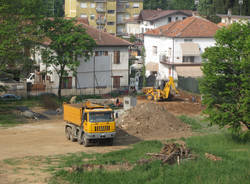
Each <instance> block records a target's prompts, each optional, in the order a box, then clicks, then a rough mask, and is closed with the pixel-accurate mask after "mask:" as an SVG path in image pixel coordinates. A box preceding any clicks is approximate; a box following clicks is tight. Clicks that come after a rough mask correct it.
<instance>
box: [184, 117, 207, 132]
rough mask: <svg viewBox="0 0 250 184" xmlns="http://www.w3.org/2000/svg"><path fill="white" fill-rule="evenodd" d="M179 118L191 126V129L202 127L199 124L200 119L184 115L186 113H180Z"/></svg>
mask: <svg viewBox="0 0 250 184" xmlns="http://www.w3.org/2000/svg"><path fill="white" fill-rule="evenodd" d="M179 119H180V120H181V121H182V122H184V123H186V124H188V125H190V126H191V128H192V130H199V129H202V126H201V124H200V121H198V120H197V119H195V118H192V117H188V116H186V115H181V116H179Z"/></svg>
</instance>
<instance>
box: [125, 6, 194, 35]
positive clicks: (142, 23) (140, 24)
mask: <svg viewBox="0 0 250 184" xmlns="http://www.w3.org/2000/svg"><path fill="white" fill-rule="evenodd" d="M192 13H193V12H192V10H161V9H158V10H142V11H141V12H140V14H139V16H138V17H135V18H131V19H129V20H128V21H127V23H126V33H128V34H143V33H145V32H147V31H148V30H150V29H155V28H158V27H160V26H163V25H166V24H169V23H171V22H175V21H178V20H184V19H185V18H187V17H190V16H192Z"/></svg>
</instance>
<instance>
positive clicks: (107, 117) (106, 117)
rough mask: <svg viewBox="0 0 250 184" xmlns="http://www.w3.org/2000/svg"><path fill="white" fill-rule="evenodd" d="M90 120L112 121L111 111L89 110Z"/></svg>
mask: <svg viewBox="0 0 250 184" xmlns="http://www.w3.org/2000/svg"><path fill="white" fill-rule="evenodd" d="M89 121H90V122H111V121H114V116H113V113H112V112H91V113H89Z"/></svg>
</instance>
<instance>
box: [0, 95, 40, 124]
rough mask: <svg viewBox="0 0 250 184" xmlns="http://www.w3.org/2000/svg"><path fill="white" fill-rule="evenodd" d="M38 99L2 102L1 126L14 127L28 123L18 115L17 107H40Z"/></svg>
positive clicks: (0, 103)
mask: <svg viewBox="0 0 250 184" xmlns="http://www.w3.org/2000/svg"><path fill="white" fill-rule="evenodd" d="M39 105H40V102H39V100H38V99H35V98H31V99H23V100H19V101H0V126H5V127H6V126H14V125H18V124H22V123H26V122H27V120H26V119H25V118H23V117H21V116H20V115H18V114H17V113H16V109H17V106H26V107H34V106H39Z"/></svg>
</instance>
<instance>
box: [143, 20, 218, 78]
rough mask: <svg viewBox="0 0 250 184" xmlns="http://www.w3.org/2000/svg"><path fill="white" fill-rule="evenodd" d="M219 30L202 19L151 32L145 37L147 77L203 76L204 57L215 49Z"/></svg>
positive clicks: (176, 23)
mask: <svg viewBox="0 0 250 184" xmlns="http://www.w3.org/2000/svg"><path fill="white" fill-rule="evenodd" d="M218 29H219V27H218V26H217V25H216V24H214V23H212V22H210V21H208V20H206V19H203V18H201V17H195V16H193V17H188V18H186V19H185V20H181V21H176V22H171V23H170V24H167V25H165V26H161V27H158V28H156V29H153V30H149V31H147V32H146V33H145V35H144V47H145V53H146V57H145V65H146V75H147V76H150V75H151V74H154V75H156V77H157V79H158V80H167V79H168V77H169V76H173V77H174V79H178V76H184V77H199V76H202V71H201V69H200V66H201V62H202V58H201V54H202V53H203V52H204V51H205V49H206V48H207V47H211V46H214V44H215V40H214V35H215V33H216V31H217V30H218Z"/></svg>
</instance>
